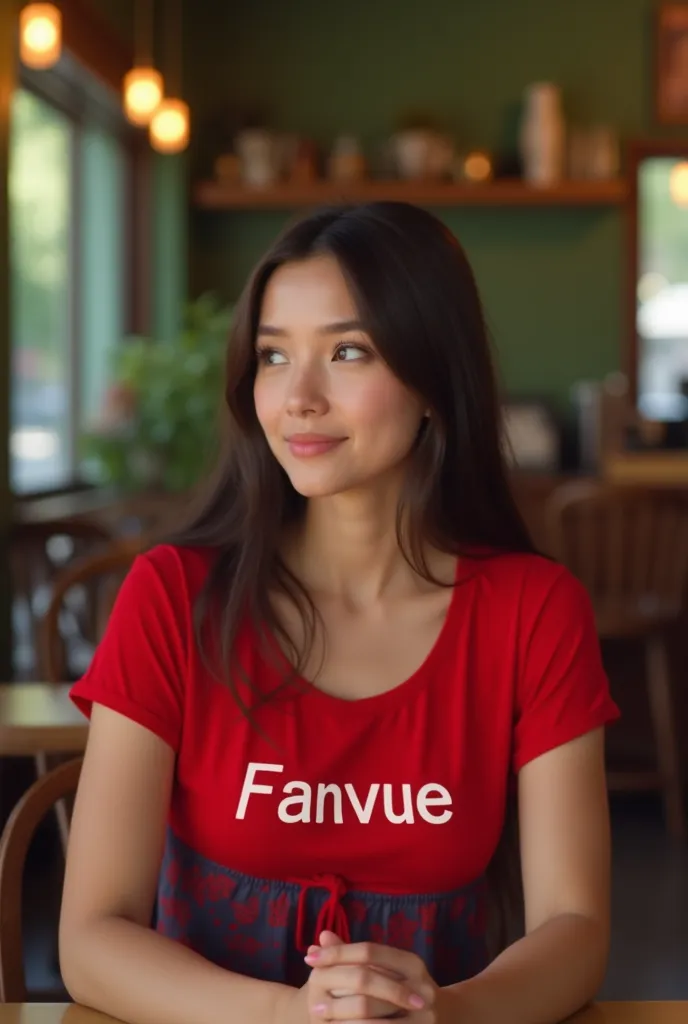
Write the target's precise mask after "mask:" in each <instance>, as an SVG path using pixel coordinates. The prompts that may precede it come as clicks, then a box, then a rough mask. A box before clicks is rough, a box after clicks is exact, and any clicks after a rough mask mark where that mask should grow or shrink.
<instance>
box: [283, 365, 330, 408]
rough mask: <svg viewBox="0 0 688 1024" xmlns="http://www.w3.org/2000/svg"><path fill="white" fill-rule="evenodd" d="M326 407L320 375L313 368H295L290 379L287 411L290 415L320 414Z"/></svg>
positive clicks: (327, 406)
mask: <svg viewBox="0 0 688 1024" xmlns="http://www.w3.org/2000/svg"><path fill="white" fill-rule="evenodd" d="M328 408H329V402H328V400H327V396H326V394H325V389H324V386H323V381H322V380H321V375H320V374H319V373H318V372H317V371H316V370H315V369H314V368H308V367H305V368H304V369H302V370H296V371H295V372H294V373H293V375H292V377H291V380H290V386H289V394H288V396H287V412H288V413H289V414H290V415H291V416H306V415H308V414H309V413H310V414H317V415H322V414H323V413H324V412H326V411H327V409H328Z"/></svg>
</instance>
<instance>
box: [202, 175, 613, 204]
mask: <svg viewBox="0 0 688 1024" xmlns="http://www.w3.org/2000/svg"><path fill="white" fill-rule="evenodd" d="M628 192H629V190H628V184H627V182H625V181H624V180H622V179H619V180H613V181H564V182H562V183H561V184H559V185H557V186H556V187H554V188H535V187H533V186H532V185H527V184H525V183H524V182H523V181H520V180H518V179H513V180H512V179H504V180H500V181H495V182H492V183H489V184H485V185H467V184H463V183H462V184H455V183H453V182H434V181H430V182H422V181H420V182H418V181H361V182H354V183H351V184H348V185H346V184H340V183H338V182H331V181H314V182H304V183H303V184H291V183H288V182H284V183H281V184H279V185H273V186H270V187H269V188H265V189H257V188H256V189H250V188H246V187H244V186H241V185H225V184H220V183H218V182H215V181H201V182H199V183H198V184H197V185H196V186H195V188H194V190H193V204H194V206H196V207H198V208H200V209H205V210H260V209H290V208H294V207H304V206H308V207H311V206H321V205H328V204H337V203H366V202H374V201H376V200H384V199H388V200H389V199H392V200H398V201H400V202H407V203H417V204H418V205H419V206H445V207H448V206H614V205H619V204H621V203H624V202H625V201H626V199H627V198H628Z"/></svg>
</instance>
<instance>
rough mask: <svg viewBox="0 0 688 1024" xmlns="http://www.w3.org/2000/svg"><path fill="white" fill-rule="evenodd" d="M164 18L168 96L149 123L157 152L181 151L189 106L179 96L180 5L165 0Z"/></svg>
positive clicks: (185, 143) (185, 141)
mask: <svg viewBox="0 0 688 1024" xmlns="http://www.w3.org/2000/svg"><path fill="white" fill-rule="evenodd" d="M167 11H168V14H167V22H166V26H165V28H166V32H165V35H166V47H165V49H166V70H167V78H168V82H169V87H170V93H171V95H170V96H166V97H165V99H163V100H162V102H161V103H160V105H159V107H158V108H157V110H156V111H155V113H154V114H153V117H152V118H151V122H150V126H149V129H148V131H149V138H150V144H151V146H152V147H153V149H154V150H156V151H157V152H158V153H169V154H171V153H181V152H183V150H185V149H186V147H187V146H188V144H189V134H190V116H189V107H188V104H187V103H185V102H184V100H182V99H180V93H181V78H182V5H181V0H169V3H168V6H167Z"/></svg>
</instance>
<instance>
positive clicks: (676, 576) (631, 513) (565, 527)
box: [546, 482, 688, 840]
mask: <svg viewBox="0 0 688 1024" xmlns="http://www.w3.org/2000/svg"><path fill="white" fill-rule="evenodd" d="M546 520H547V531H548V538H549V553H551V554H552V555H553V556H554V557H555V558H557V559H558V560H559V561H560V562H562V563H563V564H564V565H566V566H567V567H568V568H569V569H570V570H571V571H572V572H573V573H574V574H575V575H576V576H577V577H578V578H579V579H580V580H581V582H582V583H583V584H584V585H585V587H586V588H587V590H588V592H589V594H590V596H591V598H592V602H593V606H594V609H595V618H596V623H597V630H598V633H599V636H600V638H601V639H603V640H607V639H628V638H636V639H638V640H640V641H642V642H643V644H644V647H645V670H646V680H647V692H648V698H649V705H650V716H651V721H652V728H653V732H654V742H655V750H656V758H657V768H658V770H657V771H656V772H651V773H647V772H643V773H640V772H624V773H621V774H616V775H612V776H610V786H611V787H612V788H623V789H635V788H643V789H646V788H659V789H660V790H661V792H662V795H663V800H664V811H665V817H666V822H667V827H668V830H669V833H670V834H671V835H672V836H673V837H675V838H677V839H680V840H685V838H686V816H685V809H684V804H683V788H682V772H681V764H680V758H679V744H678V737H677V728H676V720H675V709H674V699H673V693H672V683H671V677H670V671H669V658H668V650H667V632H668V629H669V627H671V626H674V625H675V624H676V623H677V622H678V621H679V620H680V618H681V616H682V613H683V611H684V598H685V595H686V584H687V583H688V501H687V500H686V499H685V498H684V497H683V496H682V495H680V494H678V493H672V492H670V491H666V490H663V491H660V490H656V491H655V490H650V489H642V490H641V489H637V488H629V487H618V488H616V487H612V486H610V485H605V484H597V483H593V482H577V483H571V484H567V485H564V486H563V487H561V488H558V489H557V490H556V491H555V492H554V493H553V494H552V496H551V497H550V499H549V501H548V503H547V509H546Z"/></svg>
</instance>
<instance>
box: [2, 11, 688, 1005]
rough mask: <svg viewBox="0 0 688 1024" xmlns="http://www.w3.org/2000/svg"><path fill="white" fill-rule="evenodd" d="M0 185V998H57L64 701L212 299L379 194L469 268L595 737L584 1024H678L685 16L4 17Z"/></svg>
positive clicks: (125, 560) (687, 926) (193, 369)
mask: <svg viewBox="0 0 688 1024" xmlns="http://www.w3.org/2000/svg"><path fill="white" fill-rule="evenodd" d="M0 175H2V178H3V179H4V181H3V188H2V189H0V196H1V198H0V361H1V363H2V369H1V372H0V430H2V432H3V433H4V436H5V441H6V443H5V444H3V445H2V446H0V544H1V545H2V555H1V557H0V679H1V680H2V683H1V684H0V826H5V838H4V840H3V842H4V843H5V844H6V845H5V848H4V849H2V847H0V851H1V852H0V961H1V962H3V963H2V971H1V972H0V973H1V974H2V978H3V982H4V986H5V988H4V992H3V991H2V986H0V1002H2V999H3V998H4V1000H5V1001H6V1002H20V1003H25V1002H30V1003H33V1002H35V1003H39V1002H63V1001H66V998H67V997H66V993H65V992H64V990H63V987H62V983H61V979H60V973H59V965H58V961H57V952H56V950H57V946H56V929H57V915H58V911H59V900H60V886H61V878H62V871H63V866H64V849H65V843H66V841H67V838H68V833H69V796H70V794H69V792H67V790H66V789H65V788H64V780H65V779H67V781H68V786H72V788H73V785H74V784H75V782H76V778H77V775H76V774H75V773H74V770H72V769H69V770H68V771H67V775H65V773H64V765H65V764H66V763H68V764H73V763H74V759H75V758H78V757H79V755H80V754H82V753H83V749H84V745H85V742H86V736H87V724H86V722H85V720H82V719H81V718H80V716H79V714H78V712H77V711H76V709H74V708H73V707H72V706H71V704H70V702H69V699H68V692H69V686H70V684H71V683H73V682H74V681H75V680H76V679H78V678H79V677H80V675H81V674H82V673H83V672H84V670H85V668H86V666H87V665H88V663H89V661H90V658H91V657H92V654H93V651H94V648H95V646H96V645H97V643H98V640H99V637H100V636H101V635H102V632H103V629H104V628H105V625H106V623H107V618H108V614H109V611H110V609H111V607H112V602H113V600H114V598H115V596H116V593H117V589H118V586H119V585H120V584H121V581H122V579H123V577H124V575H125V574H126V572H127V571H128V568H129V566H130V565H131V562H132V560H133V559H134V557H135V556H136V553H137V552H138V551H140V550H142V549H143V548H144V547H145V546H146V545H148V544H149V543H150V542H151V538H154V537H155V536H156V534H157V532H158V531H162V530H163V529H164V528H165V526H166V525H167V524H168V523H169V522H171V521H172V520H174V518H175V517H176V516H177V514H180V513H181V514H183V510H184V508H185V507H186V504H187V502H188V500H189V496H190V495H193V493H194V488H195V486H196V485H197V484H198V482H199V480H200V479H201V478H202V476H203V474H204V473H205V470H206V468H207V467H209V466H210V465H211V463H212V457H213V448H214V441H215V432H216V409H217V406H218V402H219V400H220V397H221V375H222V364H223V358H224V347H225V342H226V337H227V331H228V328H229V325H230V323H231V319H232V314H233V304H234V303H235V302H236V299H237V297H238V294H239V292H240V290H241V288H242V286H243V283H244V282H245V280H246V278H247V276H248V274H249V273H250V270H251V268H252V266H253V265H254V263H255V262H256V261H257V260H258V258H259V257H260V255H261V254H262V252H263V251H264V250H265V249H266V248H267V246H268V245H269V244H270V242H271V241H272V240H273V239H274V238H275V236H276V235H277V234H278V232H279V231H280V229H281V228H282V227H283V226H284V225H285V224H286V223H287V222H288V221H289V220H290V219H292V218H293V217H294V216H295V215H297V214H298V213H299V212H300V211H304V210H308V209H310V208H313V207H317V206H321V205H325V204H329V203H339V202H364V201H368V200H375V199H399V200H405V201H408V202H412V203H416V204H418V205H421V206H424V207H427V208H428V209H431V210H432V211H433V212H435V213H436V214H437V216H439V217H440V218H441V219H442V220H443V221H444V223H445V224H446V225H447V227H448V228H449V229H450V230H451V231H452V232H453V233H454V234H455V235H456V236H457V238H458V239H459V240H460V241H461V243H462V245H463V246H464V247H465V249H466V251H467V253H468V256H469V258H470V260H471V263H472V265H473V267H474V269H475V272H476V276H477V280H478V285H479V287H480V289H481V292H482V296H483V299H484V304H485V309H486V316H487V320H488V325H489V329H490V334H491V338H492V341H493V344H494V350H495V353H496V360H497V365H498V370H499V375H500V385H501V390H502V396H503V398H502V408H503V419H504V435H505V443H506V445H507V451H508V457H509V459H510V467H511V470H510V471H511V478H512V483H513V489H514V493H515V495H516V498H517V501H518V503H519V506H520V508H521V510H522V513H523V515H524V517H525V520H526V522H527V524H528V526H529V528H530V530H531V532H532V534H533V536H534V538H535V540H536V543H537V545H538V547H539V549H540V550H541V551H543V552H545V553H547V554H549V555H552V556H553V557H555V558H557V559H559V560H560V561H562V562H563V563H564V564H566V565H567V566H568V567H569V568H570V569H571V570H572V571H573V572H574V573H575V574H576V575H577V576H578V577H579V578H580V579H581V580H582V581H583V583H584V584H585V586H586V587H587V588H588V591H589V593H590V595H591V598H592V601H593V606H594V609H595V615H596V622H597V628H598V633H599V636H600V640H601V643H602V650H603V656H604V661H605V667H606V669H607V671H608V674H609V678H610V682H611V688H612V693H613V696H614V699H615V700H616V702H617V703H618V705H619V707H620V709H621V711H622V718H621V720H620V721H619V722H618V723H617V724H615V725H614V726H613V728H611V729H610V730H609V735H608V742H607V761H608V783H609V794H610V805H611V812H612V826H613V841H614V852H613V937H612V948H611V958H610V963H609V969H608V973H607V977H606V980H605V982H604V985H603V989H602V992H601V995H600V998H601V999H602V1000H609V1001H638V1002H643V1001H651V1000H656V1001H667V1002H669V1001H676V1002H680V1001H681V1000H685V1001H686V1002H685V1004H684V1008H683V1011H682V1012H683V1013H685V1016H681V1017H680V1018H679V1016H676V1018H675V1020H676V1021H677V1022H678V1021H679V1019H680V1020H685V1021H688V802H687V801H686V780H687V778H688V776H687V773H686V768H687V767H688V764H687V760H688V759H687V758H686V754H685V747H684V744H685V743H686V741H687V740H688V629H687V626H688V589H687V586H686V584H687V583H688V504H687V501H686V499H688V4H685V3H680V2H679V3H673V2H660V3H656V2H655V0H604V2H600V0H576V2H575V3H574V2H572V0H559V2H558V3H552V2H551V0H481V2H478V0H461V2H457V0H424V2H423V3H419V2H418V0H349V3H347V4H345V5H340V4H334V3H327V2H324V3H323V2H322V0H291V2H290V3H285V2H284V0H250V2H246V0H236V2H234V3H221V2H219V0H157V2H155V0H60V2H55V3H38V4H33V3H29V4H25V3H21V2H19V0H7V2H5V3H3V4H2V5H0ZM77 764H78V762H77ZM56 769H57V771H58V775H57V776H56V775H55V771H56ZM60 771H62V774H61V775H60ZM56 778H57V779H58V783H55V782H54V780H55V779H56ZM51 780H52V783H51ZM60 780H62V781H60ZM37 787H38V788H37ZM60 787H61V788H60ZM37 792H38V794H39V795H38V797H35V796H34V797H33V799H29V796H30V794H36V793H37ZM8 837H10V839H11V840H12V841H11V842H10V841H9V840H8ZM22 878H23V885H22ZM17 994H18V995H17ZM0 1019H2V1021H4V1018H0ZM12 1019H13V1020H14V1018H12ZM18 1019H19V1018H17V1020H18ZM22 1019H23V1018H22ZM41 1019H42V1018H41ZM595 1019H597V1018H595ZM605 1019H606V1018H605ZM622 1019H623V1020H626V1019H628V1020H631V1017H630V1016H629V1017H628V1018H625V1017H624V1018H619V1021H621V1020H622ZM632 1019H633V1020H638V1021H640V1019H641V1018H640V1017H633V1018H632ZM642 1019H643V1020H645V1018H644V1017H643V1018H642ZM661 1019H662V1018H661V1017H659V1016H657V1017H648V1018H647V1020H648V1021H649V1020H657V1021H661ZM671 1019H672V1020H674V1018H673V1017H672V1018H671ZM667 1020H668V1018H667Z"/></svg>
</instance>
